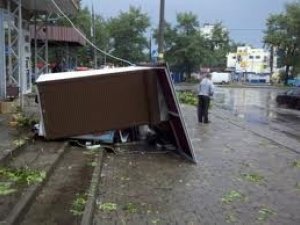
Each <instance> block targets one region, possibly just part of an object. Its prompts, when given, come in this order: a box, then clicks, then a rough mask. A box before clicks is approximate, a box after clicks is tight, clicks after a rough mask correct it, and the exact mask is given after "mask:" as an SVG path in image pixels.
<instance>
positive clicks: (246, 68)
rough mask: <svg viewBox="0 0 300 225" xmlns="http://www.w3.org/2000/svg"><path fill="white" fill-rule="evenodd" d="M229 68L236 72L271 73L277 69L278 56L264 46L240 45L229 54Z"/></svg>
mask: <svg viewBox="0 0 300 225" xmlns="http://www.w3.org/2000/svg"><path fill="white" fill-rule="evenodd" d="M271 57H273V58H272V59H271ZM271 64H272V66H271ZM227 68H228V69H230V70H231V71H233V72H236V73H254V74H271V73H272V72H275V71H277V56H275V55H274V56H271V53H270V51H267V50H265V49H262V48H251V47H250V46H240V47H238V48H237V52H230V53H229V54H228V55H227Z"/></svg>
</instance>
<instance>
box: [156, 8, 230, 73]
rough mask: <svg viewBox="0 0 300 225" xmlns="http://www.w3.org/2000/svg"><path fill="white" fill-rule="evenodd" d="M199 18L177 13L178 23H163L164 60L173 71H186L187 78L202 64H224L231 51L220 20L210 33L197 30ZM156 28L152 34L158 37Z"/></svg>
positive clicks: (223, 65)
mask: <svg viewBox="0 0 300 225" xmlns="http://www.w3.org/2000/svg"><path fill="white" fill-rule="evenodd" d="M199 24H200V23H199V21H198V18H197V16H196V15H194V14H192V13H191V12H185V13H179V14H177V23H176V24H175V25H174V26H172V25H171V24H169V23H166V25H165V35H164V37H165V38H164V39H165V42H164V51H165V60H166V61H167V62H168V63H169V64H170V67H171V69H172V71H174V72H179V73H185V74H187V77H188V78H189V76H190V74H191V73H192V72H194V71H199V69H200V67H201V66H205V67H218V68H225V67H226V55H227V54H228V52H229V51H230V40H229V34H228V32H227V30H226V29H224V26H223V24H222V23H217V24H215V25H214V28H213V30H212V32H211V35H210V36H209V37H206V36H204V35H203V34H201V32H200V26H199ZM157 33H158V32H157V30H156V31H155V32H154V38H155V39H156V40H157Z"/></svg>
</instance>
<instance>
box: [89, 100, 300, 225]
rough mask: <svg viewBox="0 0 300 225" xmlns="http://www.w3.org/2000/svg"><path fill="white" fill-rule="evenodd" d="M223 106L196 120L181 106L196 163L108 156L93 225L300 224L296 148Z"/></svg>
mask: <svg viewBox="0 0 300 225" xmlns="http://www.w3.org/2000/svg"><path fill="white" fill-rule="evenodd" d="M222 112H224V114H225V111H224V110H223V111H222V109H217V107H214V108H213V109H212V113H211V115H210V118H211V120H212V123H211V124H208V125H205V124H197V123H195V121H197V120H196V109H195V107H191V106H183V113H184V116H185V120H186V124H187V127H188V132H189V134H190V136H191V138H192V143H193V146H194V149H195V155H196V158H197V160H198V164H197V165H194V164H191V163H189V162H187V161H185V160H183V159H182V158H180V157H179V156H177V155H175V154H173V153H165V154H154V153H145V154H131V153H127V154H126V153H123V154H117V155H113V154H110V155H108V157H106V158H105V160H104V165H103V170H102V177H101V178H102V179H101V183H100V187H99V196H98V200H97V208H98V209H97V210H96V213H95V217H94V224H122V225H123V224H130V225H135V224H137V225H138V224H172V225H173V224H178V225H182V224H187V225H200V224H201V225H202V224H203V225H210V224H218V225H220V224H245V225H246V224H247V225H248V224H272V225H274V224H278V225H279V224H280V225H285V224H286V225H298V224H300V215H299V211H300V187H299V183H300V168H298V166H297V165H298V164H297V162H298V161H297V160H300V154H299V153H297V152H294V151H290V149H289V148H286V147H284V146H283V145H279V144H278V143H276V142H274V141H271V140H270V139H266V138H264V137H262V135H257V134H256V133H254V132H253V131H252V130H248V129H245V127H241V126H239V125H236V124H235V123H236V117H234V116H231V117H230V116H228V115H227V114H226V117H225V116H223V115H222ZM231 120H232V121H231ZM278 134H279V135H280V133H279V132H278ZM286 145H287V146H288V143H287V144H286ZM299 145H300V143H299ZM288 147H291V146H288Z"/></svg>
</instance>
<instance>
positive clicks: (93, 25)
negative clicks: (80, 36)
mask: <svg viewBox="0 0 300 225" xmlns="http://www.w3.org/2000/svg"><path fill="white" fill-rule="evenodd" d="M92 27H93V28H92V36H93V44H94V45H96V29H95V14H94V4H93V3H92ZM93 49H94V54H93V55H94V69H97V68H98V65H97V50H96V48H94V47H93Z"/></svg>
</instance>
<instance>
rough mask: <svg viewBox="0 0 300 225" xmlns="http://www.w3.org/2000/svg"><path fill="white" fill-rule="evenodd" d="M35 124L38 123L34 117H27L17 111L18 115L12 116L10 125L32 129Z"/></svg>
mask: <svg viewBox="0 0 300 225" xmlns="http://www.w3.org/2000/svg"><path fill="white" fill-rule="evenodd" d="M35 123H37V121H36V120H35V119H34V118H33V117H29V116H26V115H25V114H24V113H22V112H21V111H19V110H17V113H15V114H13V115H12V121H11V123H10V124H11V125H12V126H17V127H23V128H26V127H31V126H32V125H33V124H35Z"/></svg>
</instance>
